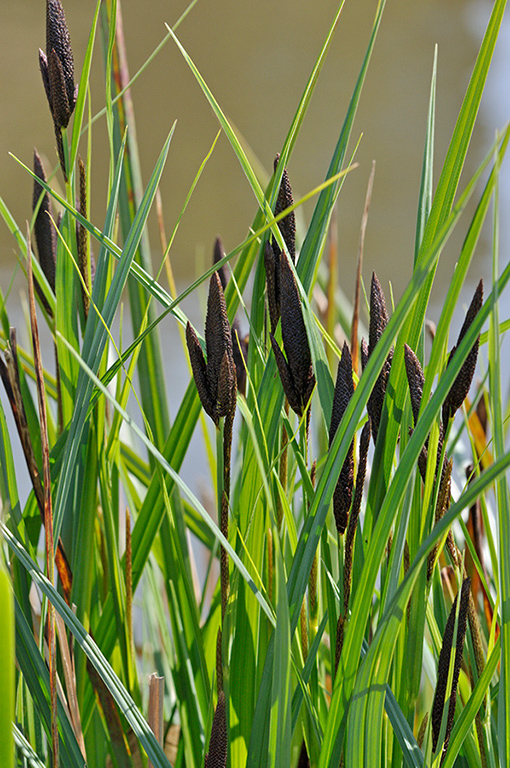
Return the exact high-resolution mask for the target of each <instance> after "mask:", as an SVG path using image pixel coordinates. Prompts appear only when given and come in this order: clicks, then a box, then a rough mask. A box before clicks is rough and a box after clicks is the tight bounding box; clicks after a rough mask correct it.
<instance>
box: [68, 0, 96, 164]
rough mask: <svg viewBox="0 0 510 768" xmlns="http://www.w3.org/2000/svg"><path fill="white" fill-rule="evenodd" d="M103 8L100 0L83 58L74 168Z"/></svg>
mask: <svg viewBox="0 0 510 768" xmlns="http://www.w3.org/2000/svg"><path fill="white" fill-rule="evenodd" d="M100 8H101V0H98V3H97V5H96V10H95V13H94V18H93V19H92V26H91V29H90V34H89V40H88V43H87V49H86V51H85V58H84V59H83V67H82V70H81V75H80V83H79V87H78V97H77V99H76V105H75V108H74V119H73V134H72V137H71V162H70V168H71V169H73V168H74V164H75V162H76V158H77V156H78V147H79V143H80V136H81V131H82V126H83V115H84V114H85V102H86V98H87V91H88V87H89V78H90V70H91V66H92V55H93V53H94V43H95V40H96V31H97V20H98V18H99V10H100Z"/></svg>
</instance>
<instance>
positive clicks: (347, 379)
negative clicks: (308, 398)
mask: <svg viewBox="0 0 510 768" xmlns="http://www.w3.org/2000/svg"><path fill="white" fill-rule="evenodd" d="M353 394H354V383H353V380H352V358H351V351H350V349H349V345H348V344H347V342H346V341H345V342H344V346H343V349H342V356H341V358H340V360H339V361H338V368H337V373H336V384H335V392H334V395H333V408H332V411H331V422H330V426H329V445H330V446H331V443H332V442H333V438H334V436H335V433H336V431H337V429H338V425H339V424H340V422H341V420H342V416H343V415H344V413H345V410H346V408H347V406H348V405H349V401H350V399H351V397H352V396H353Z"/></svg>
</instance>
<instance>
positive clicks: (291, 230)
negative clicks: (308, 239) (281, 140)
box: [272, 155, 296, 264]
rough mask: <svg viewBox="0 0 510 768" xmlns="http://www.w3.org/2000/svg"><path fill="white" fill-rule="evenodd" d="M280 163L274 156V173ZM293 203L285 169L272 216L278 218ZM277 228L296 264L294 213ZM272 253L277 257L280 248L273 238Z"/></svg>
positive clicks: (288, 215) (286, 217)
mask: <svg viewBox="0 0 510 768" xmlns="http://www.w3.org/2000/svg"><path fill="white" fill-rule="evenodd" d="M279 161H280V155H276V157H275V160H274V170H275V171H276V169H277V167H278V163H279ZM293 203H294V198H293V197H292V188H291V186H290V181H289V174H288V171H287V169H286V168H285V169H284V171H283V175H282V180H281V183H280V189H279V191H278V197H277V199H276V205H275V209H274V215H275V216H278V215H279V214H280V213H282V212H283V211H285V210H286V209H287V208H290V206H291V205H293ZM278 228H279V230H280V232H281V233H282V237H283V240H284V242H285V245H286V246H287V250H288V252H289V256H290V258H291V259H292V262H293V264H295V263H296V217H295V215H294V211H292V213H289V214H287V216H285V217H284V218H283V219H282V220H281V221H279V222H278ZM272 246H273V251H274V253H275V256H276V255H279V254H280V252H281V248H280V246H279V245H278V243H277V242H276V240H275V239H274V238H272Z"/></svg>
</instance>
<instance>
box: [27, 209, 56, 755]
mask: <svg viewBox="0 0 510 768" xmlns="http://www.w3.org/2000/svg"><path fill="white" fill-rule="evenodd" d="M27 261H28V297H29V305H30V326H31V332H32V345H33V350H34V368H35V376H36V386H37V400H38V403H39V422H40V429H41V447H42V457H43V481H44V483H43V485H44V531H45V536H46V573H47V576H48V579H49V581H50V582H51V584H54V583H55V568H54V565H55V557H54V546H53V510H52V505H51V469H50V447H49V443H48V423H47V419H46V396H45V392H44V374H43V367H42V360H41V347H40V343H39V328H38V325H37V315H36V311H35V296H34V280H33V274H32V248H31V243H30V227H29V226H28V223H27ZM48 649H49V676H50V698H51V736H52V749H53V765H54V766H56V767H57V766H58V765H59V755H58V746H59V745H58V721H57V649H56V642H55V608H54V606H53V604H52V603H50V602H48Z"/></svg>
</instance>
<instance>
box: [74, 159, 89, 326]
mask: <svg viewBox="0 0 510 768" xmlns="http://www.w3.org/2000/svg"><path fill="white" fill-rule="evenodd" d="M78 167H79V169H80V213H81V215H82V216H84V217H85V218H87V216H88V213H87V176H86V170H85V164H84V162H83V160H82V159H81V157H79V158H78ZM77 229H78V235H77V238H76V239H77V246H78V265H79V267H80V272H81V276H82V278H83V282H84V283H85V287H83V285H82V289H81V295H82V302H83V312H84V314H85V319H87V317H88V314H89V307H90V289H91V285H90V283H91V279H90V277H91V276H90V266H89V265H90V254H89V233H88V232H87V230H86V229H85V227H84V226H82V225H81V224H79V223H78V225H77Z"/></svg>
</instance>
